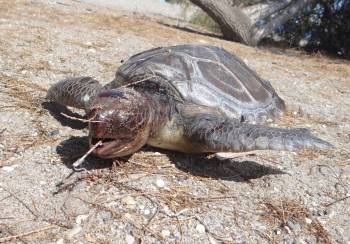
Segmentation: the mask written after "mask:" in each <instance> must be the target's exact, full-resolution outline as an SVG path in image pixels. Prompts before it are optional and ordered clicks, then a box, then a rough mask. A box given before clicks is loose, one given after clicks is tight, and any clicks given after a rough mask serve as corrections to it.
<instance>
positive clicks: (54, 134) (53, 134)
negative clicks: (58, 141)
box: [50, 130, 60, 136]
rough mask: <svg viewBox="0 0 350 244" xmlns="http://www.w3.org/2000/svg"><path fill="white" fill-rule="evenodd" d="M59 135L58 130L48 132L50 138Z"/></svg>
mask: <svg viewBox="0 0 350 244" xmlns="http://www.w3.org/2000/svg"><path fill="white" fill-rule="evenodd" d="M59 133H60V130H53V131H51V132H50V136H56V135H58V134H59Z"/></svg>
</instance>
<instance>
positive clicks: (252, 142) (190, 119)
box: [185, 113, 333, 152]
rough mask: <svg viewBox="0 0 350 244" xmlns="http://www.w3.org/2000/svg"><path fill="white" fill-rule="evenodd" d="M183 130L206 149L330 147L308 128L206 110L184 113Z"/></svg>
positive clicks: (293, 149)
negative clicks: (252, 121)
mask: <svg viewBox="0 0 350 244" xmlns="http://www.w3.org/2000/svg"><path fill="white" fill-rule="evenodd" d="M185 134H186V136H187V137H189V138H190V140H191V141H192V142H194V143H200V144H201V145H204V147H206V151H207V152H245V151H252V150H287V151H297V150H300V149H304V148H308V149H324V148H330V147H333V146H332V145H331V144H330V143H328V142H326V141H323V140H321V139H319V138H317V137H316V136H313V135H312V134H311V133H310V132H309V131H308V130H307V129H302V128H295V129H283V128H273V127H264V126H259V125H252V124H246V123H240V122H239V121H238V120H235V119H229V118H226V117H224V116H217V115H214V114H209V113H205V114H197V115H193V116H187V117H185Z"/></svg>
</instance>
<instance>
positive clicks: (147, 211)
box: [143, 209, 151, 215]
mask: <svg viewBox="0 0 350 244" xmlns="http://www.w3.org/2000/svg"><path fill="white" fill-rule="evenodd" d="M143 213H144V214H145V215H149V214H150V213H151V211H150V210H149V209H145V211H144V212H143Z"/></svg>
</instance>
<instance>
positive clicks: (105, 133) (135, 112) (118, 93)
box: [88, 88, 152, 158]
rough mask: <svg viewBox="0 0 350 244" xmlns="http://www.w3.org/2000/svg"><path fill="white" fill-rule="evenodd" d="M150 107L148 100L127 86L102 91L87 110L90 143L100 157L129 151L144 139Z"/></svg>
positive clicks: (109, 156) (122, 154)
mask: <svg viewBox="0 0 350 244" xmlns="http://www.w3.org/2000/svg"><path fill="white" fill-rule="evenodd" d="M151 116H152V108H151V106H150V103H149V100H148V99H147V98H146V97H144V96H142V94H140V93H138V92H137V91H135V90H133V89H129V88H119V89H112V90H107V91H102V92H101V93H100V94H99V95H98V96H97V97H96V98H95V99H94V101H93V103H92V105H91V106H90V108H89V110H88V117H89V118H90V122H89V144H90V147H93V146H94V145H95V144H96V143H98V142H99V141H101V142H102V144H101V143H100V145H99V146H97V147H96V148H95V149H94V151H93V153H94V154H95V155H96V156H99V157H101V158H114V157H121V156H125V155H128V154H132V153H134V152H135V151H137V150H138V149H140V148H141V147H142V146H143V145H145V143H146V142H147V139H148V136H149V133H150V121H151Z"/></svg>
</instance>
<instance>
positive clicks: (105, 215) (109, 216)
mask: <svg viewBox="0 0 350 244" xmlns="http://www.w3.org/2000/svg"><path fill="white" fill-rule="evenodd" d="M100 216H101V219H102V220H103V222H106V221H108V220H110V219H112V214H111V212H108V211H102V212H101V213H100Z"/></svg>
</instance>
